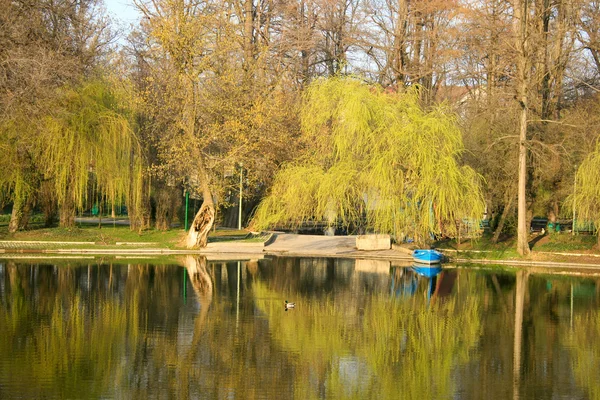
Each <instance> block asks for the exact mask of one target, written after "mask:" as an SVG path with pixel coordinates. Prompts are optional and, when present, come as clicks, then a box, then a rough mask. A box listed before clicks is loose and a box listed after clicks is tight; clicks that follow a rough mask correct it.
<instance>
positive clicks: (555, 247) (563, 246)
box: [533, 233, 596, 252]
mask: <svg viewBox="0 0 600 400" xmlns="http://www.w3.org/2000/svg"><path fill="white" fill-rule="evenodd" d="M595 245H596V236H593V235H575V236H573V235H571V234H570V233H563V234H550V235H546V237H545V238H544V240H540V242H539V243H538V244H536V245H534V247H533V250H534V251H555V252H563V251H564V252H576V251H589V250H593V248H594V246H595Z"/></svg>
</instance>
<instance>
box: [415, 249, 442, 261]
mask: <svg viewBox="0 0 600 400" xmlns="http://www.w3.org/2000/svg"><path fill="white" fill-rule="evenodd" d="M413 260H414V261H416V262H418V263H422V264H436V263H439V262H440V261H442V253H440V252H439V251H435V250H415V251H413Z"/></svg>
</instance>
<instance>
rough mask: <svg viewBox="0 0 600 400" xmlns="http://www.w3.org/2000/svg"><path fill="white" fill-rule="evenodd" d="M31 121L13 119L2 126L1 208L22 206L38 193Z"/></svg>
mask: <svg viewBox="0 0 600 400" xmlns="http://www.w3.org/2000/svg"><path fill="white" fill-rule="evenodd" d="M33 136H34V135H33V133H32V129H31V121H26V119H25V118H24V117H23V116H14V117H13V118H11V119H10V120H7V121H4V122H3V123H2V124H0V154H2V157H0V205H3V204H5V203H6V202H9V201H13V202H15V203H21V202H23V201H24V200H25V199H27V197H28V196H29V195H30V194H31V193H32V192H34V191H35V189H36V188H35V187H34V186H33V183H34V181H35V179H32V175H35V171H34V170H33V169H32V162H33V161H32V156H33V155H32V154H31V147H32V146H31V143H32V141H33V140H32V137H33Z"/></svg>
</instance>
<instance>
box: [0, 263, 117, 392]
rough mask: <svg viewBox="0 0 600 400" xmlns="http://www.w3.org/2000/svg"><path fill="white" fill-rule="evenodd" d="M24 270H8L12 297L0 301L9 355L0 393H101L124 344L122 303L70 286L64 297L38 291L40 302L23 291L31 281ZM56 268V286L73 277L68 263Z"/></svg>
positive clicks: (0, 348)
mask: <svg viewBox="0 0 600 400" xmlns="http://www.w3.org/2000/svg"><path fill="white" fill-rule="evenodd" d="M28 271H29V269H28V268H21V269H20V270H19V269H17V268H11V267H9V268H7V270H6V273H7V274H8V276H9V282H10V284H9V287H8V288H7V292H8V293H9V294H10V296H11V297H12V299H11V301H8V302H6V303H5V304H3V305H2V307H0V337H2V340H0V355H1V356H3V357H7V356H10V368H9V371H10V372H9V374H8V375H6V374H5V373H2V372H0V387H2V395H3V397H4V398H16V397H19V398H75V397H81V396H82V394H85V397H88V398H94V397H100V396H101V395H102V394H103V393H105V392H106V390H107V389H108V388H109V387H110V384H111V382H112V381H113V379H114V374H115V371H114V360H115V359H118V357H120V356H121V355H122V354H123V352H124V349H125V340H124V336H123V332H124V331H125V327H126V324H127V316H126V313H125V311H124V306H122V305H120V304H118V302H114V301H111V300H110V299H106V298H103V296H100V295H98V296H96V295H94V296H93V297H92V298H91V299H89V300H86V298H87V296H83V295H81V294H80V293H72V292H71V291H70V292H68V294H67V295H66V296H65V295H64V294H62V293H61V295H62V296H63V297H67V298H66V299H65V300H67V301H65V302H63V299H61V298H60V297H58V296H57V293H56V292H54V291H52V292H48V293H44V294H42V293H40V292H38V293H37V295H38V297H44V298H41V299H40V301H42V302H43V304H44V307H39V304H38V302H36V301H33V299H32V297H33V296H23V294H24V293H26V292H27V291H28V290H29V288H28V286H29V285H28V284H27V283H26V282H25V279H21V275H22V273H23V272H28ZM58 274H59V275H61V277H59V278H58V282H60V286H68V285H67V282H68V281H71V283H73V281H74V279H73V280H70V279H69V278H68V277H69V276H71V277H72V276H73V271H72V270H70V269H69V268H68V267H63V268H61V269H59V270H58ZM50 299H51V301H50ZM32 321H35V323H34V324H32ZM3 361H4V360H3ZM0 371H1V370H0ZM14 384H18V385H20V386H18V387H14V386H13V385H14Z"/></svg>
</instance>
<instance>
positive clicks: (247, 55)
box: [244, 0, 254, 73]
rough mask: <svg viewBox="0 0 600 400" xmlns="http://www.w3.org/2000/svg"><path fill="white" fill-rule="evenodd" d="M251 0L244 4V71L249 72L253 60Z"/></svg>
mask: <svg viewBox="0 0 600 400" xmlns="http://www.w3.org/2000/svg"><path fill="white" fill-rule="evenodd" d="M252 3H253V0H246V1H245V2H244V18H245V19H244V69H245V70H246V73H249V72H250V69H251V66H252V62H253V60H254V4H252Z"/></svg>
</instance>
